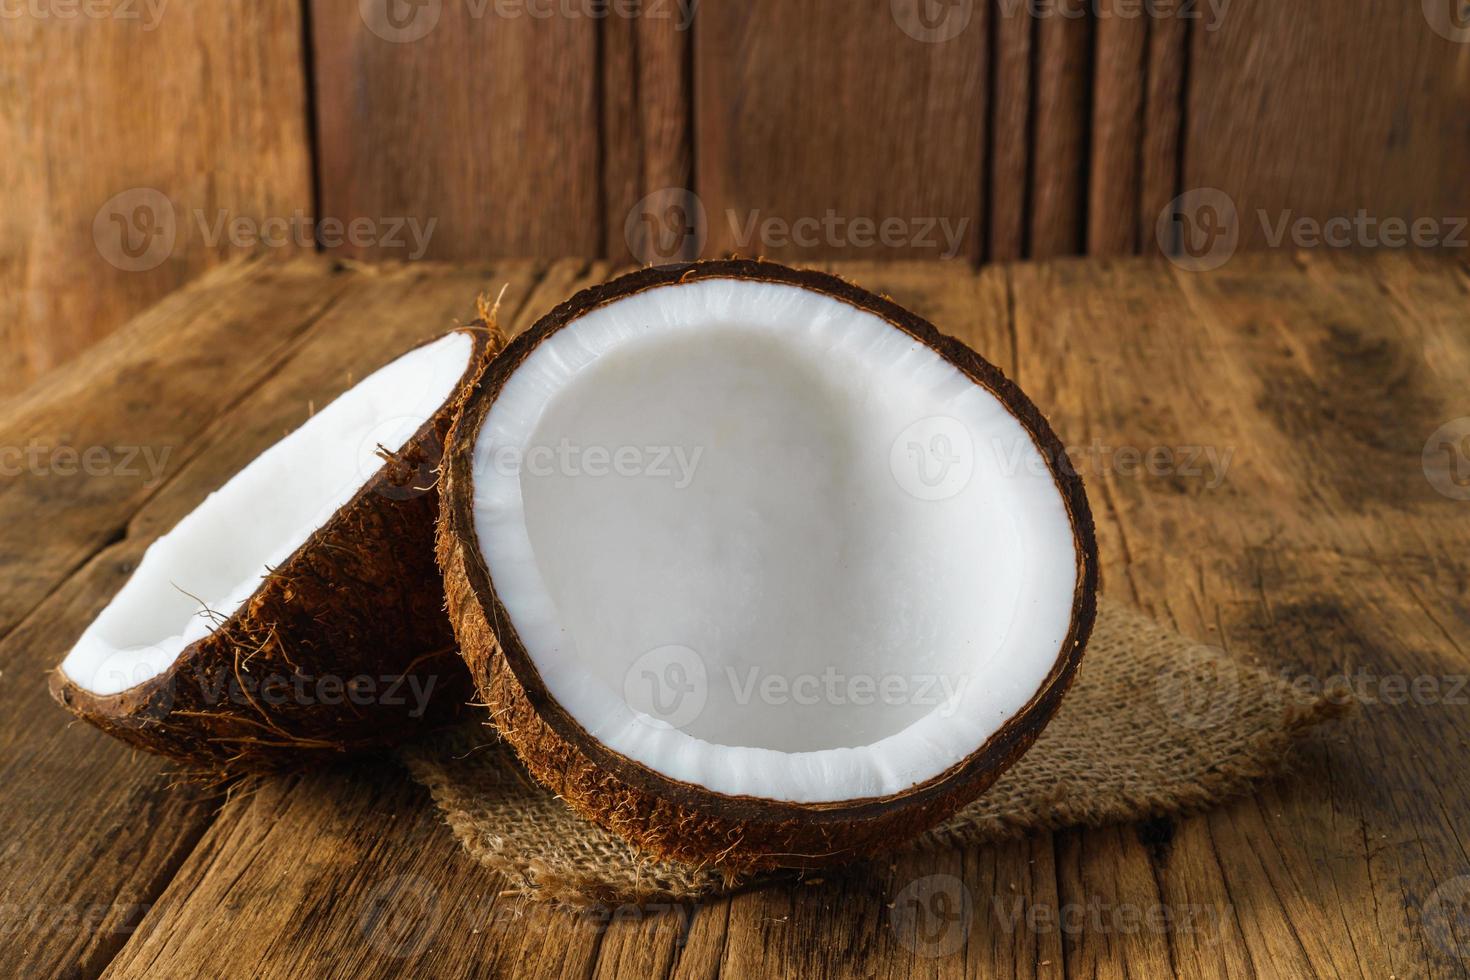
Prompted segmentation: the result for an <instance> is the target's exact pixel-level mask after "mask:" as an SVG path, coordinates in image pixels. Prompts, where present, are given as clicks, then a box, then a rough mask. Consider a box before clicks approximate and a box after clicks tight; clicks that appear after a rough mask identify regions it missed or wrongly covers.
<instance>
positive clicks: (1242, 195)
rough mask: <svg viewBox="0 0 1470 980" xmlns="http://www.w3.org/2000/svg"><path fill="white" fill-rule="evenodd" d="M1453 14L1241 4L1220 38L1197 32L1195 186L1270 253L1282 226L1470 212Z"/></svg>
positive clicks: (1192, 94)
mask: <svg viewBox="0 0 1470 980" xmlns="http://www.w3.org/2000/svg"><path fill="white" fill-rule="evenodd" d="M1440 13H1442V14H1443V17H1439V14H1440ZM1451 13H1452V5H1451V2H1450V0H1445V2H1444V3H1443V4H1439V3H1438V0H1434V2H1430V3H1389V4H1379V3H1375V4H1366V3H1365V4H1355V5H1354V6H1353V9H1352V11H1351V12H1350V13H1348V12H1345V11H1344V10H1343V8H1342V5H1341V4H1336V3H1331V2H1329V0H1301V2H1298V3H1291V4H1269V3H1253V4H1235V5H1232V6H1230V7H1229V8H1228V12H1227V13H1226V15H1225V16H1223V17H1222V18H1221V19H1220V20H1219V22H1218V30H1206V29H1200V27H1199V26H1198V25H1196V27H1195V28H1194V29H1193V30H1192V32H1191V33H1192V44H1193V52H1192V57H1191V64H1190V79H1189V81H1190V86H1189V110H1188V111H1189V132H1188V133H1187V134H1186V155H1185V178H1184V185H1185V188H1186V189H1187V188H1196V187H1215V188H1219V189H1220V190H1223V191H1224V192H1225V193H1226V194H1228V195H1229V196H1230V197H1231V198H1232V199H1233V200H1234V203H1235V206H1236V209H1237V212H1238V214H1239V215H1240V221H1241V228H1240V232H1241V234H1240V244H1241V247H1242V248H1261V247H1269V246H1271V245H1272V241H1271V239H1272V238H1273V237H1275V234H1274V232H1273V230H1272V227H1273V226H1274V227H1278V228H1279V227H1280V221H1281V219H1282V218H1283V217H1288V218H1289V219H1290V220H1296V219H1298V218H1302V217H1308V218H1312V219H1316V220H1318V221H1323V220H1326V219H1329V218H1332V217H1334V216H1348V217H1352V216H1354V215H1356V214H1357V212H1358V211H1359V209H1366V211H1367V212H1368V215H1369V216H1370V217H1372V218H1374V219H1377V220H1378V221H1382V220H1384V219H1386V218H1390V217H1397V218H1404V219H1413V218H1427V219H1436V220H1443V219H1447V218H1451V217H1456V216H1458V217H1464V216H1466V215H1467V214H1470V183H1467V181H1466V179H1465V175H1466V174H1467V173H1470V139H1467V137H1466V132H1465V120H1466V119H1467V118H1470V43H1463V42H1466V41H1470V30H1460V31H1459V32H1458V34H1459V35H1460V43H1457V42H1456V41H1455V40H1451V38H1450V37H1447V36H1445V35H1446V34H1449V35H1451V36H1454V35H1455V30H1454V29H1453V26H1452V24H1453V22H1452V21H1451V20H1450V17H1451ZM1436 28H1438V30H1437V29H1436ZM1288 211H1289V212H1290V213H1289V215H1288V214H1287V212H1288ZM1262 212H1264V214H1263V213H1262ZM1441 231H1442V229H1441ZM1369 237H1372V238H1373V239H1375V240H1377V238H1378V235H1377V233H1376V232H1372V233H1368V234H1362V233H1359V232H1357V231H1354V232H1352V233H1351V234H1350V238H1351V244H1352V245H1354V246H1357V247H1364V246H1371V244H1372V242H1370V241H1368V240H1367V239H1368V238H1369ZM1280 244H1281V245H1282V247H1292V246H1293V243H1292V241H1291V239H1290V237H1287V238H1286V239H1285V240H1284V241H1282V242H1281V243H1280Z"/></svg>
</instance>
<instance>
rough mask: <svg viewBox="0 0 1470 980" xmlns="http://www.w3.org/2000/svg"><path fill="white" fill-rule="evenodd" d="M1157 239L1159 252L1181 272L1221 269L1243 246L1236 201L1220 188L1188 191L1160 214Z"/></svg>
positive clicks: (1170, 203)
mask: <svg viewBox="0 0 1470 980" xmlns="http://www.w3.org/2000/svg"><path fill="white" fill-rule="evenodd" d="M1154 235H1155V237H1156V238H1157V240H1158V243H1159V249H1160V250H1161V251H1162V252H1163V253H1164V254H1165V255H1167V256H1168V257H1169V260H1170V261H1171V262H1173V263H1174V264H1175V265H1177V266H1179V267H1180V268H1182V269H1188V270H1189V271H1191V272H1208V271H1210V270H1212V269H1218V268H1220V267H1221V266H1222V265H1224V264H1225V263H1226V262H1229V261H1230V258H1231V256H1233V255H1234V254H1235V250H1236V248H1237V247H1239V245H1240V221H1239V219H1238V217H1237V215H1236V211H1235V201H1234V200H1233V199H1232V198H1231V197H1230V195H1229V194H1226V193H1225V192H1224V191H1222V190H1220V189H1219V188H1217V187H1198V188H1195V189H1194V190H1189V191H1185V192H1184V193H1183V194H1180V195H1179V196H1178V197H1176V198H1174V200H1172V201H1170V202H1169V203H1168V204H1167V205H1165V206H1164V210H1163V211H1161V212H1160V213H1159V220H1158V222H1157V224H1156V226H1155V228H1154Z"/></svg>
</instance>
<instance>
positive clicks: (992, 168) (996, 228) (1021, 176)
mask: <svg viewBox="0 0 1470 980" xmlns="http://www.w3.org/2000/svg"><path fill="white" fill-rule="evenodd" d="M995 13H996V16H995V29H994V32H993V38H992V41H991V48H990V60H991V79H992V82H991V92H992V93H993V95H992V99H991V108H990V134H989V135H990V152H989V154H988V161H989V172H988V174H987V178H986V179H987V183H988V188H987V190H988V192H989V196H988V198H987V202H986V203H987V207H988V209H989V210H988V211H987V212H986V213H987V214H988V215H989V218H990V229H989V236H988V237H989V241H988V243H987V251H986V258H987V259H989V260H990V261H992V262H1015V261H1019V260H1020V259H1023V258H1025V257H1026V248H1027V235H1028V233H1029V231H1030V229H1029V227H1028V218H1029V215H1030V211H1029V207H1028V202H1029V201H1030V199H1031V125H1032V101H1033V92H1032V86H1031V59H1032V49H1033V47H1034V42H1035V36H1036V21H1035V19H1034V18H1032V17H1030V16H1028V15H1027V14H1026V13H1025V7H1024V5H1016V6H1013V7H1010V8H1008V7H1007V6H1006V5H1004V4H997V5H996V7H995Z"/></svg>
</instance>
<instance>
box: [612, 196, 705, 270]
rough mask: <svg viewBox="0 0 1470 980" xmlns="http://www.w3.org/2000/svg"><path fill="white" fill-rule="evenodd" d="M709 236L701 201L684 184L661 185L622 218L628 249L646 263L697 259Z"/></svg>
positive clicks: (702, 251) (701, 253)
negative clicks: (677, 185)
mask: <svg viewBox="0 0 1470 980" xmlns="http://www.w3.org/2000/svg"><path fill="white" fill-rule="evenodd" d="M708 238H709V215H708V214H707V213H706V212H705V209H704V202H703V201H702V200H700V199H699V195H698V194H696V193H694V192H693V191H691V190H689V189H687V188H684V187H661V188H659V189H658V190H656V191H654V192H653V193H651V194H647V195H645V196H644V197H642V198H641V199H640V200H639V201H638V203H637V204H635V205H633V207H632V209H631V210H629V212H628V217H627V218H626V219H624V221H623V240H624V241H625V242H626V243H627V246H628V251H629V252H630V253H632V254H633V255H635V256H637V258H638V260H639V261H640V262H644V263H646V264H649V265H667V264H670V263H674V262H688V261H692V260H693V259H697V258H699V257H700V256H701V255H703V254H704V246H705V242H706V241H707V240H708Z"/></svg>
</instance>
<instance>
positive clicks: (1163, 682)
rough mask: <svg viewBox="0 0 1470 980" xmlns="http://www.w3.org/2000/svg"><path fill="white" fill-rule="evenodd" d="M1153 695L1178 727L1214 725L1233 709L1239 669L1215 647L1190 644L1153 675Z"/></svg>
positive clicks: (1203, 729) (1166, 716)
mask: <svg viewBox="0 0 1470 980" xmlns="http://www.w3.org/2000/svg"><path fill="white" fill-rule="evenodd" d="M1154 698H1155V701H1156V703H1157V704H1158V706H1159V707H1160V709H1162V710H1163V713H1164V717H1165V718H1168V719H1169V721H1170V722H1172V723H1173V724H1175V725H1178V726H1179V727H1181V728H1185V729H1189V730H1190V731H1207V730H1209V729H1211V728H1217V727H1219V726H1220V725H1221V724H1224V723H1225V722H1226V721H1228V720H1229V719H1230V718H1231V717H1232V716H1234V714H1235V713H1236V708H1237V701H1238V700H1239V698H1240V673H1239V669H1238V668H1237V667H1236V665H1235V662H1234V661H1233V660H1231V659H1230V657H1229V655H1228V654H1226V653H1225V651H1224V650H1221V649H1220V648H1219V647H1211V646H1195V647H1190V648H1189V649H1188V650H1185V651H1183V652H1181V653H1180V654H1179V656H1178V657H1176V658H1175V660H1174V662H1173V663H1172V664H1170V666H1169V667H1168V668H1167V669H1165V670H1162V671H1160V672H1159V673H1158V675H1157V676H1156V677H1155V678H1154Z"/></svg>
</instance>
